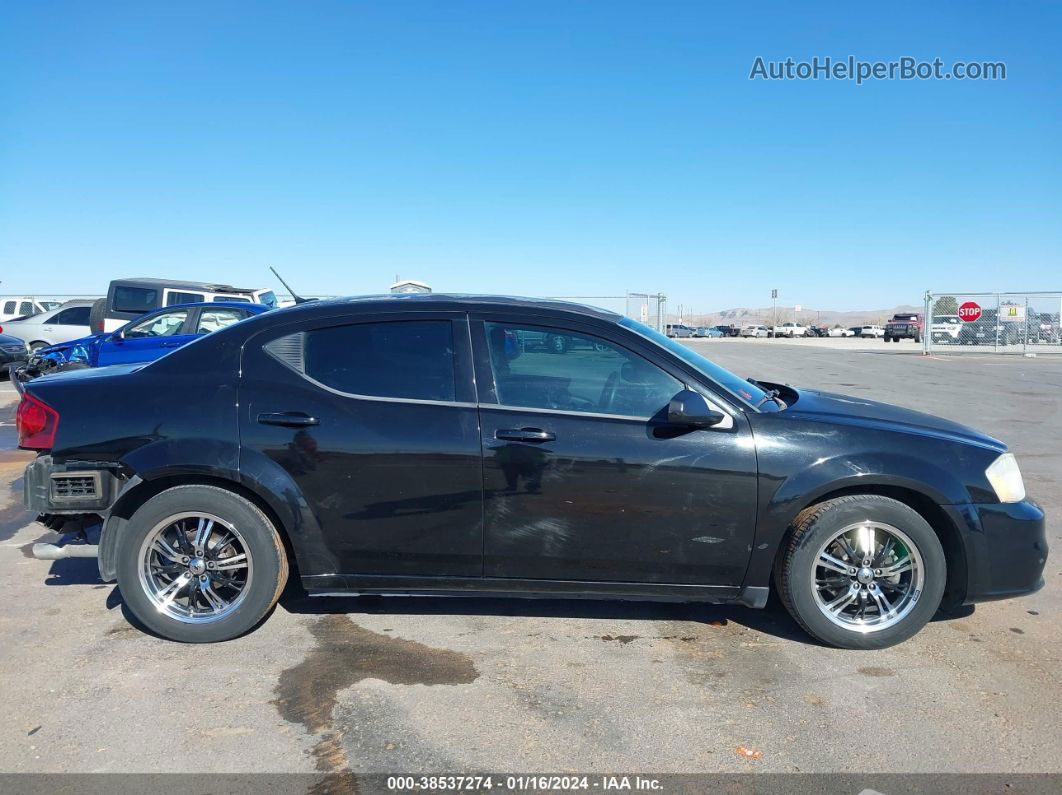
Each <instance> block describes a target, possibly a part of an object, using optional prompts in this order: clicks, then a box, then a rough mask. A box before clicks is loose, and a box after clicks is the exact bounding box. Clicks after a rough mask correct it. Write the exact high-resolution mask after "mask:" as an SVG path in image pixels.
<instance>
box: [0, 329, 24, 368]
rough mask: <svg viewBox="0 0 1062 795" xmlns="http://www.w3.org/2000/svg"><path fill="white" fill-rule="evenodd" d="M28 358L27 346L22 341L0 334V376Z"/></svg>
mask: <svg viewBox="0 0 1062 795" xmlns="http://www.w3.org/2000/svg"><path fill="white" fill-rule="evenodd" d="M28 357H29V346H28V345H26V343H25V342H24V341H23V340H20V339H18V338H16V337H11V336H9V335H7V334H0V375H3V374H5V373H7V372H8V370H9V368H11V367H15V366H17V365H19V364H21V363H22V362H24V361H26V359H27V358H28Z"/></svg>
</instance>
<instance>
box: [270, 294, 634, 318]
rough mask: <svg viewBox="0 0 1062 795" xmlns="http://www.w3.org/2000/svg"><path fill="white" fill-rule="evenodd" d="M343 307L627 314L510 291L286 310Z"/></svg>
mask: <svg viewBox="0 0 1062 795" xmlns="http://www.w3.org/2000/svg"><path fill="white" fill-rule="evenodd" d="M343 307H350V308H357V309H358V310H363V311H372V310H382V311H401V310H403V309H411V310H424V311H431V310H438V311H445V310H467V311H474V310H478V309H487V308H506V309H526V310H531V311H543V310H545V311H548V312H555V313H558V314H568V315H578V316H580V317H584V318H585V317H592V318H596V319H598V320H606V321H609V322H612V323H615V322H617V321H619V320H620V319H621V318H622V317H623V316H622V315H620V314H618V313H616V312H611V311H609V310H607V309H601V308H600V307H596V306H587V305H586V304H577V303H575V302H573V301H561V300H557V299H552V298H520V297H515V296H507V295H465V294H460V293H388V294H383V295H353V296H347V297H345V298H326V299H322V300H319V301H308V302H306V303H304V304H298V305H297V306H293V307H288V308H286V309H283V310H280V311H282V312H285V313H287V312H312V313H315V314H316V312H317V311H319V310H326V311H327V310H333V311H334V310H336V309H340V308H343Z"/></svg>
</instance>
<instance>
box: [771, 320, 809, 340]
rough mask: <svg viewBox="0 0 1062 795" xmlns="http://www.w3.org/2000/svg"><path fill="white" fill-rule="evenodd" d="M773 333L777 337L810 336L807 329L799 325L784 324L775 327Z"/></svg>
mask: <svg viewBox="0 0 1062 795" xmlns="http://www.w3.org/2000/svg"><path fill="white" fill-rule="evenodd" d="M773 331H774V336H776V337H789V338H793V337H806V336H807V334H808V330H807V327H806V326H802V325H800V324H799V323H783V324H782V325H780V326H775V327H774V329H773Z"/></svg>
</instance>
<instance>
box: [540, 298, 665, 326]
mask: <svg viewBox="0 0 1062 795" xmlns="http://www.w3.org/2000/svg"><path fill="white" fill-rule="evenodd" d="M547 297H548V298H550V299H552V300H555V301H573V302H574V303H577V304H587V305H588V306H596V307H598V308H599V309H607V310H608V311H609V312H616V313H617V314H620V315H626V316H627V317H629V318H632V319H633V320H637V321H638V322H640V323H644V324H645V325H647V326H649V327H650V328H654V329H656V330H657V331H660V332H663V331H664V326H665V325H666V323H667V296H666V295H664V294H663V293H627V294H626V295H551V296H547Z"/></svg>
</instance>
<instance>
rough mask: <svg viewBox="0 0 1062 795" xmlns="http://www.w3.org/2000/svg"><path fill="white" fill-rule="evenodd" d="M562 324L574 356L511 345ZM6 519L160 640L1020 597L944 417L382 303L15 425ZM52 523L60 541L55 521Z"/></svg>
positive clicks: (251, 340) (879, 639)
mask: <svg viewBox="0 0 1062 795" xmlns="http://www.w3.org/2000/svg"><path fill="white" fill-rule="evenodd" d="M550 334H555V335H561V336H564V337H566V338H570V339H573V340H578V341H579V344H578V345H572V346H571V347H570V349H569V350H568V353H567V355H564V356H557V355H554V354H552V353H550V352H549V350H548V349H545V348H541V347H539V348H536V347H534V346H529V345H522V344H514V342H513V341H514V340H521V339H523V338H525V337H526V338H529V339H530V338H532V337H534V338H539V337H541V336H542V335H550ZM17 417H18V419H17V425H18V433H19V442H20V445H21V446H22V447H23V448H25V449H31V450H38V451H39V455H38V457H37V458H36V459H35V460H34V461H33V462H32V463H31V464H30V465H29V467H28V468H27V470H26V476H25V492H26V494H25V498H26V503H27V505H28V506H29V507H30V508H31V509H32V510H34V511H36V512H38V513H40V514H41V521H43V522H44V523H45V524H47V525H48V526H49V527H53V528H54V527H60V526H63V527H64V530H66V531H68V532H69V533H70V534H69V535H68V537H67V540H68V541H73V540H74V538H73V537H74V536H75V535H77V532H78V531H79V530H81V531H86V532H87V533H88V534H89V535H93V536H94V535H95V534H96V532H97V531H96V530H95V529H93V525H94V524H99V523H100V520H102V532H101V534H100V537H99V543H98V545H97V546H96V548H95V550H92V549H86V548H84V547H81V548H80V549H76V550H75V549H74V548H72V546H69V545H68V546H54V545H39V546H38V547H37V554H38V556H40V557H43V558H51V559H54V558H57V557H62V556H64V555H69V554H82V555H83V554H92V552H93V551H95V553H96V554H97V555H98V563H99V569H100V574H101V575H102V577H103V579H104V580H105V581H111V580H114V579H117V581H118V584H119V587H120V589H121V592H122V596H123V599H124V601H125V603H126V605H127V606H128V607H129V609H130V610H131V611H132V612H133V613H134V614H135V616H136V617H137V618H138V619H139V620H140V621H142V622H143V623H144V624H145V625H146V626H147V627H149V628H150V629H152V630H153V631H155V632H157V633H159V634H161V635H163V636H166V637H168V638H172V639H175V640H180V641H193V642H204V641H219V640H225V639H228V638H232V637H234V636H237V635H239V634H241V633H243V632H246V631H248V630H250V629H251V628H253V627H255V626H256V625H257V624H258V623H259V622H260V621H262V620H263V618H264V617H265V616H266V615H267V614H268V612H269V611H270V609H271V608H272V607H273V605H274V604H275V603H276V601H277V598H278V595H279V594H280V592H281V590H282V589H283V587H284V584H285V581H286V579H287V577H288V572H289V562H290V563H294V564H296V565H297V571H298V573H299V576H300V578H301V583H302V585H303V586H304V587H305V589H306V590H307V591H308V592H310V593H311V594H319V595H328V594H349V593H392V594H393V593H405V594H438V593H445V594H475V593H493V594H518V595H525V596H526V595H544V596H565V597H573V596H580V597H582V596H587V597H609V598H630V599H639V598H644V599H668V600H680V601H703V602H732V603H739V604H744V605H748V606H750V607H762V606H763V605H764V604H765V602H766V601H767V597H768V593H769V592H770V590H771V589H772V587H773V588H774V589H776V591H777V593H778V595H779V596H780V597H781V600H782V602H783V603H784V604H785V605H786V607H788V609H789V610H790V611H791V612H792V614H793V615H794V616H795V617H796V619H797V621H799V622H800V624H801V625H802V626H803V627H804V628H805V629H806V630H807V631H808V632H810V633H811V634H812V635H814V636H815V637H816V638H819V639H820V640H821V641H824V642H826V643H830V644H834V645H836V646H841V647H846V648H858V649H874V648H882V647H885V646H889V645H891V644H894V643H898V642H900V641H902V640H904V639H906V638H909V637H910V636H911V635H913V634H914V633H916V632H917V631H918V630H919V629H921V628H922V626H923V625H924V624H925V623H926V622H927V621H928V620H929V618H930V617H931V616H932V615H933V614H934V613H935V612H936V611H937V609H938V608H939V607H941V606H942V605H943V606H944V607H955V606H958V605H961V604H964V603H970V602H975V601H979V600H985V599H999V598H1004V597H1009V596H1016V595H1019V594H1024V593H1029V592H1031V591H1034V590H1036V589H1037V588H1038V587H1040V586H1041V585H1042V582H1043V581H1042V577H1041V575H1042V571H1043V568H1044V564H1045V560H1046V555H1047V547H1046V542H1045V534H1044V515H1043V513H1042V512H1041V510H1040V508H1039V507H1037V505H1036V504H1035V503H1033V502H1031V501H1029V500H1027V499H1026V498H1025V489H1024V485H1023V483H1022V477H1021V473H1020V472H1019V470H1018V466H1017V463H1016V462H1015V460H1014V457H1013V456H1012V455H1011V454H1010V453H1008V452H1007V448H1006V446H1005V445H1004V444H1003V443H1002V442H999V441H996V440H995V439H992V438H990V437H988V436H985V435H984V434H982V433H979V432H977V431H975V430H971V429H970V428H966V427H963V426H961V425H958V424H956V423H953V422H949V421H947V420H943V419H938V418H935V417H930V416H927V415H924V414H918V413H915V412H912V411H908V410H905V409H901V408H897V407H894V406H889V405H885V404H881V403H875V402H872V401H868V400H865V399H863V398H851V397H842V396H840V395H833V394H825V393H821V392H815V391H812V390H804V389H796V388H794V387H791V386H788V385H782V384H769V383H762V382H756V381H747V380H744V379H741V378H738V377H737V376H735V375H733V374H732V373H730V372H728V371H726V370H724V369H722V368H721V367H718V366H717V365H715V364H713V363H712V362H710V361H708V360H707V359H705V358H703V357H702V356H700V355H698V354H697V353H696V352H695V351H693V350H691V349H690V348H689V347H687V346H686V345H684V344H682V343H680V342H677V341H674V340H669V339H668V338H667V337H665V336H664V335H662V334H659V333H657V332H655V331H653V330H651V329H649V328H647V327H646V326H644V325H642V324H640V323H637V322H635V321H633V320H630V319H629V318H624V317H621V316H619V315H615V314H611V313H608V312H605V311H602V310H598V309H593V308H588V307H584V308H579V307H573V305H571V304H566V303H560V302H550V301H533V300H520V299H507V298H490V297H483V298H479V297H469V296H460V297H451V296H444V295H402V296H390V297H369V298H354V299H345V300H333V301H320V302H316V303H312V304H303V305H300V306H297V307H292V308H290V309H284V310H278V311H273V312H269V313H266V314H264V315H261V316H259V317H255V318H251V319H249V320H247V321H245V322H243V323H238V324H235V325H233V326H231V327H229V328H226V329H222V330H221V331H218V332H216V333H214V334H210V335H207V336H205V337H203V338H201V339H199V340H197V341H195V342H193V343H191V344H189V345H187V346H186V347H183V348H180V349H178V350H175V351H174V352H173V353H171V354H169V355H168V356H165V357H163V358H161V359H159V360H158V361H155V362H152V363H150V364H147V365H115V366H111V367H103V368H99V369H92V370H81V371H75V372H70V373H63V374H59V375H53V376H45V377H43V378H40V379H37V380H35V381H33V382H31V383H30V384H29V385H28V386H27V388H26V394H25V395H24V397H23V401H22V403H21V404H20V406H19V409H18V413H17ZM64 523H65V526H64Z"/></svg>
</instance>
